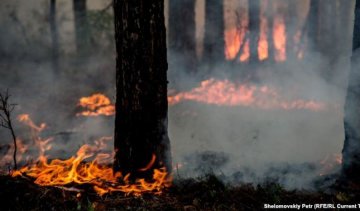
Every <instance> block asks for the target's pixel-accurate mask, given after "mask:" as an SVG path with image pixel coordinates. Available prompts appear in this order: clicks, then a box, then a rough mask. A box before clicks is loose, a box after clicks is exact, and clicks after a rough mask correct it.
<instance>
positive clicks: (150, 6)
mask: <svg viewBox="0 0 360 211" xmlns="http://www.w3.org/2000/svg"><path fill="white" fill-rule="evenodd" d="M114 14H115V39H116V50H117V59H116V89H117V91H116V117H115V152H116V154H115V163H114V170H115V171H121V172H122V173H123V175H126V174H128V173H130V174H131V175H132V177H133V178H136V177H145V178H147V177H150V176H151V174H152V171H153V169H156V168H161V167H166V168H167V171H168V172H170V171H171V157H170V141H169V137H168V132H167V124H168V122H167V121H168V120H167V118H168V117H167V111H168V102H167V83H168V81H167V69H168V65H167V55H166V31H165V19H164V2H163V1H159V0H146V1H144V0H114ZM154 155H155V156H156V159H155V161H154V164H153V165H151V166H150V167H149V166H148V165H149V162H150V161H151V160H152V157H153V156H154ZM146 166H148V168H146V170H144V168H145V167H146Z"/></svg>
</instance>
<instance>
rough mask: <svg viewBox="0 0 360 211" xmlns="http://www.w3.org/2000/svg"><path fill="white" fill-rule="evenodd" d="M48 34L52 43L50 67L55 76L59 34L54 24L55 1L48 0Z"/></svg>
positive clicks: (57, 71) (57, 66) (57, 64)
mask: <svg viewBox="0 0 360 211" xmlns="http://www.w3.org/2000/svg"><path fill="white" fill-rule="evenodd" d="M49 22H50V33H51V42H52V55H51V58H52V66H53V70H54V72H55V73H56V74H58V73H59V34H58V29H57V24H56V0H50V15H49Z"/></svg>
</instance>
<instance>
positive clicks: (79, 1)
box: [73, 0, 90, 56]
mask: <svg viewBox="0 0 360 211" xmlns="http://www.w3.org/2000/svg"><path fill="white" fill-rule="evenodd" d="M73 10H74V18H75V40H76V50H77V53H78V55H79V56H85V55H86V54H87V53H88V51H89V49H88V46H89V42H90V33H89V26H88V21H87V9H86V0H73Z"/></svg>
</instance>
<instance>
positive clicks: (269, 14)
mask: <svg viewBox="0 0 360 211" xmlns="http://www.w3.org/2000/svg"><path fill="white" fill-rule="evenodd" d="M267 7H268V8H267V10H266V17H267V21H268V22H267V27H268V31H267V34H268V35H267V39H268V52H269V55H268V60H269V61H270V62H274V61H275V45H274V11H273V9H274V7H273V2H272V1H268V5H267Z"/></svg>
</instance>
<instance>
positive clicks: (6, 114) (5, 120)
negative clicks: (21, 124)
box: [0, 90, 17, 170]
mask: <svg viewBox="0 0 360 211" xmlns="http://www.w3.org/2000/svg"><path fill="white" fill-rule="evenodd" d="M9 98H10V95H9V90H6V92H5V93H4V94H2V93H0V127H3V128H6V129H9V130H10V132H11V136H12V138H13V141H14V155H13V159H14V169H15V170H16V169H17V163H16V152H17V144H16V136H15V131H14V128H13V126H12V123H11V112H12V111H13V110H14V108H15V106H16V104H10V103H9Z"/></svg>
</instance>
